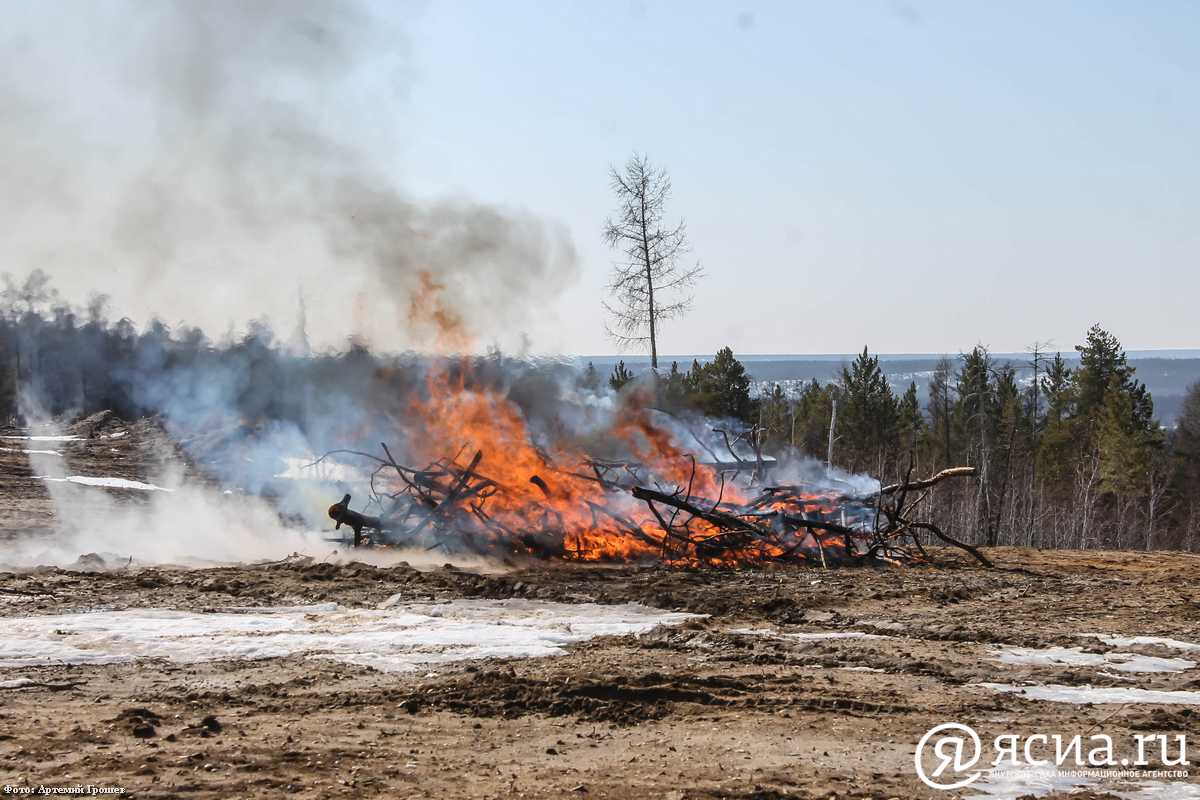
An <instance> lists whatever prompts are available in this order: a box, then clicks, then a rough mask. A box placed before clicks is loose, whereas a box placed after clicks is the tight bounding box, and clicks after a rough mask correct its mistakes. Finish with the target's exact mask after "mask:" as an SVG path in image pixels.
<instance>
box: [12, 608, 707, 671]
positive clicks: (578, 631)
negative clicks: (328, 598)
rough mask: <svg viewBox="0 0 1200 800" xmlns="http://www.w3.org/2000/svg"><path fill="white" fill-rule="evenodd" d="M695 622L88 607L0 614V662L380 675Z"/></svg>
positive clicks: (607, 616) (660, 614) (462, 612)
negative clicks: (292, 668)
mask: <svg viewBox="0 0 1200 800" xmlns="http://www.w3.org/2000/svg"><path fill="white" fill-rule="evenodd" d="M697 616H699V615H696V614H684V613H675V612H669V611H660V610H658V609H653V608H648V607H646V606H640V605H634V604H629V605H619V606H605V605H596V604H592V603H584V604H569V603H551V602H540V601H533V600H454V601H451V602H448V603H440V604H433V603H400V602H397V601H395V598H393V600H390V601H388V602H387V603H385V604H384V605H383V606H381V607H380V608H378V609H358V608H345V607H341V606H338V605H336V604H322V605H314V606H300V607H284V608H259V609H245V608H237V609H228V610H225V611H221V612H218V613H211V614H203V613H196V612H191V611H174V610H169V609H135V610H129V611H92V612H87V613H82V614H62V615H46V616H32V617H11V618H7V619H0V641H3V642H4V648H3V651H2V652H0V667H9V668H13V667H33V666H41V665H46V664H111V663H117V662H124V661H132V660H135V659H139V658H164V659H167V660H169V661H174V662H196V661H213V660H217V659H257V658H279V657H284V656H291V655H307V656H309V657H311V658H330V659H333V660H336V661H344V662H347V663H351V664H360V665H363V666H367V667H372V668H374V669H378V670H381V671H385V672H391V671H406V670H412V669H416V668H417V667H419V666H423V665H424V666H427V665H431V664H438V663H446V662H450V661H460V660H463V659H472V658H520V657H534V656H552V655H560V654H562V653H563V652H564V650H563V648H564V647H565V646H566V645H569V644H572V643H575V642H582V641H585V640H587V639H591V638H593V637H596V636H607V635H622V634H637V633H644V632H646V631H649V630H650V629H652V628H654V627H655V626H657V625H677V624H679V623H682V622H684V621H686V620H688V619H693V618H695V617H697Z"/></svg>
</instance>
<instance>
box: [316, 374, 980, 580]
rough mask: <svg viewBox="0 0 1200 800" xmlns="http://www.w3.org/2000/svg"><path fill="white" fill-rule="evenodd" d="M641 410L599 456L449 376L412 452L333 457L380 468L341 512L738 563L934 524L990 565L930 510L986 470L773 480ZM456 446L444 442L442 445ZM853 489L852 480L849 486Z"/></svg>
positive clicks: (499, 541) (433, 385)
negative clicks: (860, 489)
mask: <svg viewBox="0 0 1200 800" xmlns="http://www.w3.org/2000/svg"><path fill="white" fill-rule="evenodd" d="M652 415H653V412H651V411H649V410H647V409H646V408H644V407H640V406H638V405H636V404H626V405H624V406H622V407H621V408H619V409H618V410H617V412H616V413H615V414H614V416H613V419H612V421H611V422H610V424H609V425H608V426H606V430H605V431H604V435H605V437H606V438H607V439H608V440H609V442H608V444H610V445H611V444H613V443H614V442H615V443H618V444H619V445H620V446H621V449H622V450H623V451H624V452H625V453H626V457H624V458H620V459H613V458H599V457H596V456H594V455H591V454H590V453H589V451H588V450H587V449H586V447H585V446H584V445H583V444H582V443H581V442H579V441H577V437H573V436H568V435H566V434H565V433H563V432H562V431H559V432H558V434H559V435H554V434H553V432H552V434H551V435H548V436H542V437H540V439H541V440H540V441H538V442H536V443H535V440H534V437H533V436H531V433H530V430H529V428H528V426H527V424H526V421H525V419H524V417H523V416H522V414H521V411H520V409H519V408H518V407H517V406H515V405H514V404H513V403H511V402H510V401H508V400H507V399H506V398H505V397H504V396H503V395H501V394H498V393H495V392H490V391H486V390H485V391H479V390H472V389H468V388H466V387H465V386H464V385H463V384H462V382H461V380H459V381H452V380H450V379H448V378H447V377H445V376H439V377H436V378H433V379H431V380H430V382H429V386H428V387H427V391H425V392H422V393H421V395H420V397H419V398H418V399H414V400H413V401H411V402H410V403H409V406H408V408H407V413H406V414H405V415H404V419H405V420H406V424H404V425H403V426H402V430H403V433H404V434H405V438H404V441H403V443H402V446H401V447H400V448H399V449H398V450H399V451H400V452H404V453H406V454H409V456H410V457H415V458H416V459H419V460H418V461H417V462H416V464H406V463H402V462H401V461H400V460H398V459H397V458H395V457H394V456H393V450H394V448H393V447H389V446H388V444H387V443H383V444H381V446H380V451H379V452H378V453H368V452H364V451H359V450H333V451H330V452H328V453H326V454H325V455H324V456H322V457H321V458H320V459H318V463H319V462H321V461H326V460H345V459H347V458H356V459H365V460H367V461H369V462H372V463H373V469H372V471H371V472H370V474H369V481H368V486H369V500H368V501H367V502H366V504H365V507H364V508H363V510H362V511H361V512H359V511H354V510H353V509H352V508H351V502H352V500H353V497H352V495H350V494H347V495H345V496H344V497H343V498H342V500H341V501H340V502H338V503H336V504H335V505H333V506H331V507H330V509H329V516H330V518H332V519H333V520H334V521H335V522H336V524H337V527H338V528H342V526H346V527H347V528H349V530H350V531H351V532H352V534H353V539H352V541H353V544H354V545H355V546H367V545H382V546H407V547H425V548H427V549H434V548H439V547H441V548H444V549H446V550H452V551H469V552H474V553H484V554H493V555H528V556H534V557H539V558H561V559H569V560H578V561H642V560H660V561H662V562H665V563H670V564H681V565H708V566H735V565H745V564H762V563H767V562H790V563H810V564H811V563H815V564H821V565H825V566H832V565H841V564H850V563H857V562H863V561H866V560H872V559H880V560H888V561H913V560H925V559H927V558H928V556H927V554H926V553H925V551H924V549H923V548H922V546H921V543H920V541H919V538H918V535H917V534H919V533H925V534H928V535H931V536H933V537H936V538H937V539H939V540H941V541H942V542H945V543H947V544H952V545H955V546H958V547H961V548H963V549H964V550H967V551H968V552H970V553H971V554H972V555H974V556H975V557H976V558H977V559H978V560H979V561H981V562H982V563H984V564H987V563H988V562H987V559H986V558H985V557H984V556H983V555H982V554H980V553H979V552H978V551H976V550H975V548H973V547H971V546H970V545H967V544H964V543H961V542H958V541H957V540H955V539H953V538H952V537H950V536H949V535H947V534H945V533H944V532H942V531H941V530H940V529H939V528H938V527H937V526H936V525H935V524H933V523H932V522H928V521H922V520H917V519H915V518H914V512H915V511H916V510H917V509H918V507H919V506H920V504H921V502H922V501H923V500H925V499H926V498H927V497H928V496H929V492H930V490H931V489H932V487H933V486H934V485H936V484H937V483H939V482H940V481H942V480H945V479H947V478H953V477H964V476H971V475H974V474H975V472H974V468H972V467H957V468H954V469H949V470H945V471H943V472H941V473H939V474H937V475H935V476H933V477H931V478H927V479H925V480H917V481H913V480H910V479H906V480H905V481H903V482H900V483H897V484H893V485H890V486H881V487H879V489H878V490H876V491H874V492H870V493H867V494H862V493H854V492H852V491H838V490H836V489H830V488H827V487H817V486H815V485H813V486H809V485H805V484H792V485H773V484H772V482H771V481H770V475H771V472H772V470H771V467H772V466H773V464H774V460H773V459H767V458H764V457H763V456H762V455H761V453H756V454H755V455H754V456H752V457H745V456H743V455H739V454H738V452H737V449H736V447H735V445H733V444H731V443H730V442H729V439H728V436H727V435H725V443H726V445H727V449H728V451H729V456H728V457H725V458H722V457H718V456H717V454H716V453H715V452H714V451H713V450H712V449H710V448H707V447H704V446H703V442H702V441H701V439H700V437H696V440H697V442H698V443H700V444H701V445H702V449H703V450H705V451H706V456H705V457H701V458H697V456H696V455H694V454H692V453H689V452H687V451H686V450H684V449H683V448H682V447H681V446H680V445H678V444H677V443H676V439H675V435H673V434H672V433H671V432H669V431H668V430H666V429H665V428H664V427H663V426H660V425H656V424H655V423H654V421H653V416H652ZM440 448H444V449H445V451H444V452H438V450H439V449H440ZM846 489H847V490H849V489H850V487H849V485H847V486H846Z"/></svg>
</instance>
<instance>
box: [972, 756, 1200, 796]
mask: <svg viewBox="0 0 1200 800" xmlns="http://www.w3.org/2000/svg"><path fill="white" fill-rule="evenodd" d="M1085 789H1095V790H1098V791H1103V792H1105V793H1107V794H1111V795H1112V796H1114V797H1119V798H1121V800H1160V799H1161V800H1167V798H1171V800H1176V799H1178V800H1200V785H1197V784H1194V783H1183V782H1181V781H1170V782H1168V781H1138V782H1132V783H1131V782H1129V781H1128V779H1125V778H1121V779H1118V782H1117V783H1113V782H1112V781H1106V780H1104V779H1102V778H1099V777H1084V776H1080V775H1070V774H1067V771H1065V770H1064V771H1059V770H1057V769H1048V768H1046V767H1037V766H1032V765H1020V766H1001V767H993V768H991V769H989V770H986V772H985V774H984V775H983V777H982V779H981V780H979V781H978V782H976V783H973V784H971V786H970V788H969V789H967V790H966V791H971V792H975V794H966V795H963V800H994V798H1005V799H1007V798H1012V797H1027V796H1033V797H1041V796H1043V795H1047V794H1050V793H1051V792H1063V793H1065V794H1072V793H1074V792H1078V791H1083V790H1085Z"/></svg>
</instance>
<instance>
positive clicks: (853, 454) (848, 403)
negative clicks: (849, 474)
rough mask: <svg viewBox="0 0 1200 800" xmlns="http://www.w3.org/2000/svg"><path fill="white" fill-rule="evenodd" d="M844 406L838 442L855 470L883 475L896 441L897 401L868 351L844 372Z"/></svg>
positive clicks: (876, 360) (840, 419)
mask: <svg viewBox="0 0 1200 800" xmlns="http://www.w3.org/2000/svg"><path fill="white" fill-rule="evenodd" d="M841 390H842V400H843V402H842V403H841V404H840V406H839V411H838V438H839V440H841V441H842V443H843V444H842V451H843V452H844V453H845V456H844V458H842V459H839V460H840V461H842V462H844V463H845V464H846V466H847V467H848V468H849V469H852V470H869V471H876V472H882V471H883V470H884V468H885V463H884V462H885V460H886V459H887V457H888V456H889V455H890V454H891V452H892V451H893V450H894V444H895V441H896V398H895V396H894V395H893V394H892V387H891V386H890V385H889V384H888V381H887V376H885V375H884V374H883V370H882V369H880V367H879V358H878V357H877V356H872V355H871V354H870V352H869V351H868V350H867V348H865V347H864V348H863V351H862V353H861V354H860V355H859V356H858V357H857V358H856V359H855V360H854V363H853V364H851V365H850V366H849V367H848V368H847V367H843V368H842V375H841Z"/></svg>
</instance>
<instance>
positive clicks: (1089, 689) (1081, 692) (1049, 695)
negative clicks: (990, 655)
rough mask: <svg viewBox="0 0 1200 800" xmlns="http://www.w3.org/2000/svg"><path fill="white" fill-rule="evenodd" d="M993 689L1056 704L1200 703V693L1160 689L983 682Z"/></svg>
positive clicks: (1187, 704)
mask: <svg viewBox="0 0 1200 800" xmlns="http://www.w3.org/2000/svg"><path fill="white" fill-rule="evenodd" d="M978 685H979V686H982V687H983V688H985V689H991V690H992V691H993V692H1005V693H1008V694H1019V695H1021V696H1022V697H1025V698H1028V699H1029V700H1049V701H1050V702H1053V703H1074V704H1076V705H1081V704H1083V703H1147V704H1153V705H1176V706H1200V692H1184V691H1160V690H1157V689H1134V688H1129V687H1124V686H1109V687H1093V686H1063V685H1061V684H1054V683H1051V684H1046V685H1044V686H1016V685H1014V684H1011V683H980V684H978Z"/></svg>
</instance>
